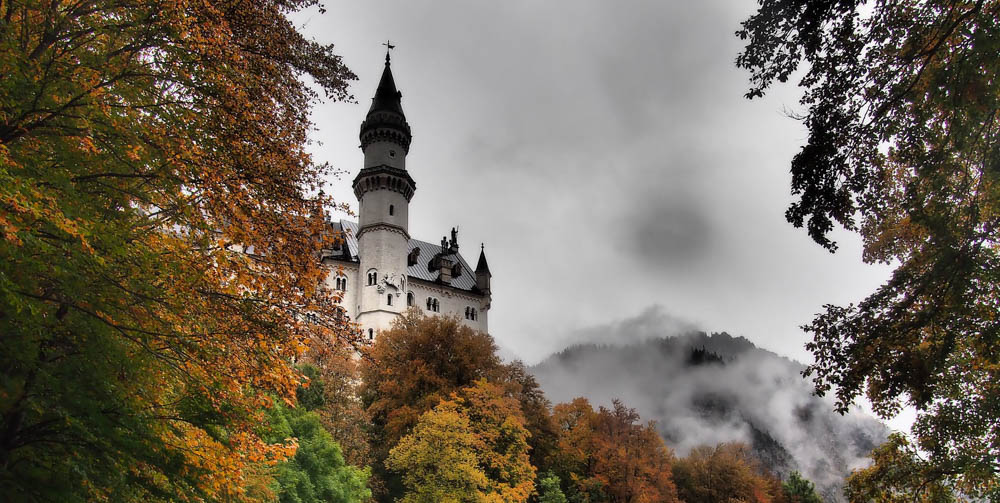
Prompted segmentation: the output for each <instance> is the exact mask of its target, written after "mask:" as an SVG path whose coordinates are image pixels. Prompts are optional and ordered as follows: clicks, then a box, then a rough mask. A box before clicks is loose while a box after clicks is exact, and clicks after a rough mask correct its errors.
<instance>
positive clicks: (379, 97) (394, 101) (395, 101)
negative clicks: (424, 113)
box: [368, 54, 405, 117]
mask: <svg viewBox="0 0 1000 503" xmlns="http://www.w3.org/2000/svg"><path fill="white" fill-rule="evenodd" d="M402 98H403V93H401V92H399V90H397V89H396V81H395V80H394V79H393V78H392V70H391V69H390V68H389V55H388V54H386V55H385V69H383V70H382V78H381V79H380V80H379V81H378V89H376V90H375V97H374V98H372V106H371V108H369V109H368V115H371V114H372V113H374V112H379V111H381V112H392V113H396V114H399V115H404V114H403V105H402V103H400V100H401V99H402ZM404 117H405V116H404Z"/></svg>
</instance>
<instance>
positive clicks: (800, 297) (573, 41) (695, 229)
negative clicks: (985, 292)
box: [294, 0, 888, 363]
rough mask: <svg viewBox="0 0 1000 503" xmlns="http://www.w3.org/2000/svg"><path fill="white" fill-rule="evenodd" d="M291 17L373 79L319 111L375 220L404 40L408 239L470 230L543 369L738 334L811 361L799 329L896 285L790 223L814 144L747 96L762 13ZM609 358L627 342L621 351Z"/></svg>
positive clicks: (365, 10)
mask: <svg viewBox="0 0 1000 503" xmlns="http://www.w3.org/2000/svg"><path fill="white" fill-rule="evenodd" d="M325 6H326V8H327V12H326V13H325V14H319V13H318V12H316V11H311V12H307V13H303V14H301V15H298V16H296V17H295V18H294V20H295V22H296V23H297V24H299V25H300V26H301V27H303V28H304V30H305V31H306V32H307V33H308V34H309V35H311V36H313V37H315V38H316V39H317V40H319V41H321V42H324V43H333V44H335V46H336V51H337V53H338V54H340V55H341V56H343V58H344V61H345V62H346V64H347V65H348V66H349V67H350V68H351V69H352V70H353V71H354V72H355V73H356V74H357V75H358V77H359V80H358V81H357V82H355V83H354V85H353V86H352V93H353V94H354V96H355V97H356V99H357V103H354V104H345V103H333V104H331V103H324V104H322V105H321V106H319V107H317V108H316V109H315V110H314V114H313V120H314V122H315V124H316V127H317V131H316V132H315V134H314V138H315V139H316V140H317V141H319V142H322V145H318V144H317V145H314V146H313V148H312V149H313V152H314V154H315V156H316V160H318V161H329V162H330V163H332V164H333V165H334V166H336V167H337V168H339V169H341V170H343V171H345V172H346V174H345V175H344V176H342V177H341V178H340V179H339V180H337V179H331V180H330V189H331V190H332V192H333V194H334V195H335V197H337V198H338V199H339V200H340V201H347V202H349V203H350V204H351V205H352V207H354V208H356V207H357V201H356V200H355V199H354V195H353V193H352V192H351V191H350V182H351V180H352V179H353V177H354V175H356V174H357V172H358V170H359V169H360V168H361V163H362V155H361V151H360V149H359V148H358V143H359V142H358V128H359V125H360V123H361V121H362V119H363V118H364V114H365V113H366V112H367V110H368V106H369V104H370V100H371V97H372V95H373V94H374V92H375V87H376V85H377V83H378V79H379V76H380V75H381V72H382V66H383V57H384V52H385V47H383V46H382V45H381V43H382V42H384V41H385V40H386V39H391V40H392V43H393V44H395V45H396V46H397V48H396V49H395V50H394V51H393V54H392V68H393V75H394V76H395V79H396V84H397V86H398V87H399V88H400V90H401V91H402V93H403V109H404V111H405V113H406V117H407V120H408V121H409V123H410V125H411V127H412V128H413V144H412V146H411V148H410V154H409V157H408V159H407V168H408V170H409V171H410V173H411V175H412V176H413V178H414V180H416V183H417V191H416V195H415V196H414V198H413V200H412V201H411V203H410V234H411V235H412V236H413V237H415V238H417V239H422V240H424V241H429V242H432V243H434V242H438V241H439V240H440V239H441V236H443V235H445V234H446V233H447V232H448V230H449V229H450V228H451V227H452V226H458V227H459V242H460V245H461V250H462V253H463V255H465V257H466V260H467V261H469V262H471V263H474V262H475V260H476V258H477V254H478V252H479V243H480V242H484V243H485V244H486V253H487V257H488V259H489V263H490V269H491V271H492V272H493V308H492V309H491V310H490V311H489V324H490V332H491V334H492V335H493V336H494V337H495V338H496V339H497V341H498V343H499V344H500V345H501V346H503V347H504V348H505V349H506V350H508V351H510V352H513V353H514V354H516V355H518V356H520V357H521V358H523V359H524V360H525V361H527V362H528V363H533V362H535V361H537V360H539V359H541V358H544V357H545V356H546V355H547V354H549V353H550V352H552V351H555V350H559V349H561V348H562V347H564V346H565V345H566V344H567V343H569V342H572V341H577V340H582V339H583V338H585V339H586V340H589V341H595V340H598V341H599V340H601V334H602V332H604V330H602V329H601V327H609V330H607V332H608V333H610V332H612V331H613V330H610V328H613V327H615V326H617V325H620V324H622V323H637V322H638V323H652V325H651V331H652V332H655V331H656V329H655V327H656V326H658V324H660V323H663V324H666V325H669V326H672V327H676V326H688V325H690V326H695V327H698V328H701V329H704V330H708V331H728V332H729V333H731V334H733V335H742V336H744V337H746V338H748V339H750V340H751V341H753V342H754V343H755V344H757V345H759V346H762V347H764V348H767V349H770V350H772V351H774V352H777V353H779V354H782V355H785V356H789V357H792V358H795V359H798V360H800V361H803V362H806V363H808V362H811V361H812V360H811V358H810V356H809V354H808V352H806V351H805V349H804V348H803V345H804V344H805V342H806V341H807V336H806V335H805V334H804V333H803V332H801V331H800V330H799V329H798V326H799V325H801V324H803V323H806V322H808V321H810V320H811V319H812V316H813V314H814V313H816V312H818V311H819V310H820V309H821V306H822V305H823V304H825V303H838V304H846V303H849V302H852V301H858V300H861V299H862V298H863V297H864V296H865V295H866V294H867V293H869V292H871V291H873V290H874V289H875V288H876V287H877V286H878V285H879V284H880V283H881V282H882V281H883V280H884V279H885V278H886V276H887V272H888V270H887V269H886V268H884V267H876V266H867V265H864V264H863V263H862V262H861V258H860V248H859V242H858V240H857V239H856V238H855V237H854V236H851V235H847V234H840V235H839V240H840V242H841V250H840V251H839V252H838V253H836V254H832V255H831V254H829V253H828V252H826V251H824V250H823V249H821V248H820V247H819V246H818V245H816V244H814V243H813V242H812V241H811V240H810V239H809V237H808V236H807V235H806V233H805V232H804V231H803V230H801V229H795V228H793V227H792V226H791V225H790V224H788V223H787V222H786V221H785V219H784V215H783V213H784V210H785V208H786V207H787V205H788V203H789V202H790V201H791V200H792V199H791V196H790V195H789V188H788V187H789V179H790V175H789V172H788V168H789V161H790V159H791V157H792V156H793V155H794V154H795V152H796V151H797V150H798V148H799V147H800V146H801V145H802V143H803V142H804V139H805V134H806V133H805V130H804V129H803V127H802V125H801V124H800V123H799V122H798V121H796V120H793V119H791V118H788V116H787V113H788V112H794V111H797V110H800V109H799V107H798V103H797V97H798V93H797V91H796V90H795V89H794V88H793V87H791V86H785V87H783V88H778V89H775V90H774V91H772V94H771V95H769V96H768V97H767V98H765V99H758V100H754V101H748V100H746V99H744V98H743V94H744V92H745V91H746V88H747V74H746V73H745V72H744V71H742V70H738V69H737V68H735V66H734V64H733V61H734V59H735V57H736V55H737V53H738V52H739V50H740V48H741V47H742V46H741V42H740V40H739V39H738V38H736V37H735V36H734V35H733V33H734V32H735V31H736V30H737V29H738V27H739V22H740V21H741V20H742V19H744V18H746V17H747V16H748V15H749V14H750V13H751V11H752V10H753V9H754V8H755V7H756V2H754V1H751V0H740V1H737V0H701V1H687V0H684V1H682V0H675V1H648V2H638V1H615V2H611V1H603V2H596V1H580V0H573V1H562V2H557V1H519V0H508V1H503V2H468V1H457V0H456V1H433V2H431V1H426V0H424V1H407V2H387V1H365V2H334V1H329V0H327V1H326V2H325ZM607 342H615V341H613V340H608V341H607Z"/></svg>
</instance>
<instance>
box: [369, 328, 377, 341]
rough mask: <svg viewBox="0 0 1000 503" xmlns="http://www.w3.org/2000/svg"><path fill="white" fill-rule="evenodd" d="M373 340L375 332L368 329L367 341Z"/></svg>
mask: <svg viewBox="0 0 1000 503" xmlns="http://www.w3.org/2000/svg"><path fill="white" fill-rule="evenodd" d="M374 338H375V331H374V330H372V329H370V328H369V329H368V340H372V339H374Z"/></svg>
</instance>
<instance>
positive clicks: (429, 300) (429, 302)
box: [427, 297, 434, 311]
mask: <svg viewBox="0 0 1000 503" xmlns="http://www.w3.org/2000/svg"><path fill="white" fill-rule="evenodd" d="M433 305H434V303H433V302H431V298H430V297H427V310H428V311H430V310H431V306H433Z"/></svg>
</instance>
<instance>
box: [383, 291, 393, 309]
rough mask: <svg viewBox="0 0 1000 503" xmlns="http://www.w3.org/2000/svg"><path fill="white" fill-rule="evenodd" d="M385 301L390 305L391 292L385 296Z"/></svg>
mask: <svg viewBox="0 0 1000 503" xmlns="http://www.w3.org/2000/svg"><path fill="white" fill-rule="evenodd" d="M385 303H386V304H389V305H390V306H391V305H392V294H391V293H390V294H389V295H386V296H385Z"/></svg>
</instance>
